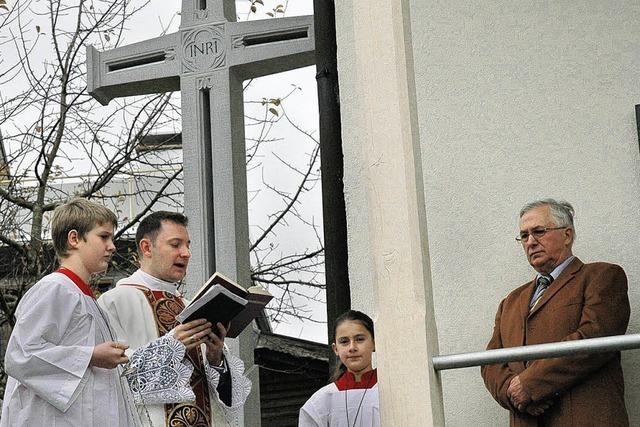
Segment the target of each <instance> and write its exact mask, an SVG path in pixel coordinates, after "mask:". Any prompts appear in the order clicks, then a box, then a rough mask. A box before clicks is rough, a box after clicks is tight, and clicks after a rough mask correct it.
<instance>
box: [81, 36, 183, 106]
mask: <svg viewBox="0 0 640 427" xmlns="http://www.w3.org/2000/svg"><path fill="white" fill-rule="evenodd" d="M179 40H180V36H179V34H178V33H174V34H169V35H165V36H161V37H157V38H154V39H151V40H146V41H143V42H139V43H134V44H131V45H128V46H123V47H118V48H115V49H112V50H108V51H104V52H100V51H98V50H97V49H95V48H94V47H93V46H87V90H88V91H89V93H90V94H91V95H92V96H93V97H94V98H95V99H96V100H98V102H100V103H101V104H102V105H107V104H108V103H109V101H111V100H112V99H113V98H116V97H120V96H133V95H146V94H150V93H161V92H169V91H175V90H179V89H180V67H179V60H178V49H179V46H180V45H179Z"/></svg>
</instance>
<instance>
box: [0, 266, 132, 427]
mask: <svg viewBox="0 0 640 427" xmlns="http://www.w3.org/2000/svg"><path fill="white" fill-rule="evenodd" d="M111 340H112V337H111V335H110V331H109V327H108V325H107V323H106V321H105V318H104V317H103V314H102V313H101V312H100V310H99V308H98V306H97V305H96V301H95V300H94V299H93V298H92V297H90V296H87V295H85V294H84V293H82V292H81V290H80V289H79V288H78V286H76V284H74V282H73V281H72V280H71V279H70V278H69V277H67V276H66V275H64V274H62V273H59V272H55V273H52V274H49V275H47V276H45V277H44V278H42V279H41V280H40V281H38V283H36V284H35V285H34V286H33V287H32V288H31V289H29V291H27V292H26V293H25V294H24V296H23V297H22V299H21V300H20V303H19V304H18V308H17V310H16V325H15V327H14V329H13V333H12V334H11V338H10V339H9V343H8V345H7V351H6V354H5V369H6V371H7V374H8V375H9V377H8V379H7V385H6V388H5V394H4V400H3V407H2V417H1V418H0V426H3V427H4V426H11V427H14V426H52V427H55V426H95V427H100V426H105V427H111V426H122V427H125V426H130V425H137V424H136V421H135V420H136V419H137V414H136V411H135V406H134V404H133V400H132V397H131V395H130V391H129V389H128V387H127V386H126V381H124V380H123V379H121V377H120V375H119V371H118V369H103V368H97V367H90V366H89V361H90V360H91V355H92V353H93V348H94V347H95V346H96V345H98V344H101V343H103V342H105V341H111ZM123 386H124V387H123Z"/></svg>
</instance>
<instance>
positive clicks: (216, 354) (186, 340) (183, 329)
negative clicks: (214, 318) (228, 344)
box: [173, 318, 227, 366]
mask: <svg viewBox="0 0 640 427" xmlns="http://www.w3.org/2000/svg"><path fill="white" fill-rule="evenodd" d="M215 328H216V329H217V332H214V329H213V328H212V325H211V322H209V321H207V319H205V318H202V319H196V320H191V321H189V322H186V323H181V324H179V325H178V326H176V328H175V332H174V334H173V336H174V337H175V338H176V339H177V340H178V341H180V342H181V343H182V344H183V345H184V346H185V347H186V348H187V350H191V349H193V348H196V347H198V346H200V345H201V344H205V345H206V346H207V360H208V361H209V363H210V364H212V365H213V366H218V365H220V363H221V362H222V349H223V348H224V338H225V337H226V335H227V328H225V327H224V325H223V324H222V323H220V322H218V323H217V325H216V327H215Z"/></svg>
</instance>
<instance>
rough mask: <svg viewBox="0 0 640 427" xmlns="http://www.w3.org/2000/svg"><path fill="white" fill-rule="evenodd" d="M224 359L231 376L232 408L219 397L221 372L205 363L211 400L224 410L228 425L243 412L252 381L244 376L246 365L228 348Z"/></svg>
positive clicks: (225, 350)
mask: <svg viewBox="0 0 640 427" xmlns="http://www.w3.org/2000/svg"><path fill="white" fill-rule="evenodd" d="M224 358H225V361H226V364H227V367H228V369H229V374H230V376H231V406H227V405H226V404H225V403H224V402H223V401H222V400H220V396H219V395H218V383H219V382H220V372H219V371H218V370H217V369H215V368H214V367H212V366H211V365H209V363H208V362H207V363H205V368H204V370H205V373H206V375H207V381H208V382H209V393H210V395H211V399H212V400H213V401H214V402H216V403H217V405H218V407H219V408H221V409H222V412H223V413H224V416H225V418H226V419H227V422H228V423H230V424H231V423H233V422H235V420H236V419H237V418H238V416H239V415H240V412H242V408H243V406H244V403H245V401H246V400H247V396H249V393H250V392H251V380H250V379H249V378H248V377H247V376H246V375H245V374H244V363H243V362H242V360H240V359H239V358H238V357H236V356H234V355H233V354H231V353H230V352H229V351H228V350H227V348H226V347H225V349H224Z"/></svg>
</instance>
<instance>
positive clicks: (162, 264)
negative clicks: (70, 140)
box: [98, 211, 251, 427]
mask: <svg viewBox="0 0 640 427" xmlns="http://www.w3.org/2000/svg"><path fill="white" fill-rule="evenodd" d="M187 225H188V220H187V218H186V217H185V216H184V215H182V214H179V213H175V212H166V211H160V212H155V213H152V214H150V215H148V216H147V217H145V218H144V219H143V220H142V221H141V222H140V224H139V226H138V230H137V233H136V246H137V251H138V255H139V259H140V269H139V270H137V271H136V272H135V273H134V274H133V275H131V276H130V277H128V278H125V279H122V280H120V281H119V282H118V283H117V285H116V287H115V288H114V289H112V290H110V291H108V292H106V293H104V294H103V295H102V296H101V297H100V299H99V300H98V304H99V305H100V307H101V308H102V309H103V310H104V311H105V312H106V313H107V316H108V318H109V321H110V322H111V325H112V327H113V329H114V332H115V334H116V337H117V339H118V340H119V341H121V342H124V343H126V344H128V345H129V350H127V352H128V354H130V355H131V359H132V361H131V363H130V366H129V367H128V369H127V371H126V372H125V375H130V378H133V379H134V380H135V381H131V387H132V389H133V392H134V393H133V394H134V397H135V398H136V402H137V404H138V410H139V413H140V415H141V418H142V420H143V423H144V424H145V425H152V426H155V427H158V426H167V427H169V426H174V425H208V426H216V425H221V426H222V425H225V426H226V425H228V424H233V423H234V420H235V419H236V418H237V416H238V415H239V413H240V411H241V410H242V408H243V405H244V402H245V400H246V398H247V396H248V394H249V392H250V390H251V382H250V380H249V379H248V378H247V377H246V376H245V375H244V364H243V363H242V361H241V360H240V359H238V358H237V357H235V356H233V355H232V354H230V353H229V352H228V351H227V350H226V348H225V346H224V338H225V335H226V328H225V325H222V324H220V323H218V324H217V325H212V324H210V323H208V322H207V321H206V320H205V319H198V320H194V321H191V322H188V323H185V324H180V323H178V322H177V321H176V319H175V316H176V315H177V314H179V313H180V312H181V311H182V309H183V308H184V307H185V300H184V299H183V297H182V296H181V294H180V292H179V291H178V285H179V283H180V281H181V280H182V279H183V278H184V276H185V274H186V272H187V266H188V264H189V259H190V257H191V252H190V249H189V244H190V240H189V232H188V230H187ZM140 348H145V349H148V350H153V349H156V350H160V351H157V352H155V353H156V354H159V355H163V356H162V357H158V358H157V359H155V360H154V359H152V358H149V357H148V356H146V357H145V358H136V357H135V355H134V353H133V352H134V351H135V350H136V349H140ZM150 353H151V354H152V353H154V351H151V352H146V354H150ZM167 355H169V356H167ZM159 365H164V367H163V369H165V371H164V374H163V373H159V371H158V369H157V366H159ZM165 374H166V375H165ZM159 378H160V380H159Z"/></svg>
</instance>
